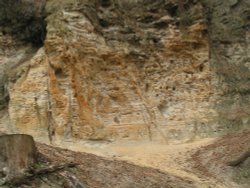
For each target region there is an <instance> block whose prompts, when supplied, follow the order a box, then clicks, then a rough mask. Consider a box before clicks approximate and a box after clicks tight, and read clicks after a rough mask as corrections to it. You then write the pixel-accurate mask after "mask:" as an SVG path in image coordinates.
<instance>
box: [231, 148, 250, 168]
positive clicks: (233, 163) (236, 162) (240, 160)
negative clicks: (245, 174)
mask: <svg viewBox="0 0 250 188" xmlns="http://www.w3.org/2000/svg"><path fill="white" fill-rule="evenodd" d="M248 157H250V150H248V151H246V152H245V153H243V154H242V155H241V156H240V157H239V158H238V159H236V160H234V161H231V162H229V163H228V165H229V166H239V165H240V164H242V163H243V162H244V161H245V160H247V158H248Z"/></svg>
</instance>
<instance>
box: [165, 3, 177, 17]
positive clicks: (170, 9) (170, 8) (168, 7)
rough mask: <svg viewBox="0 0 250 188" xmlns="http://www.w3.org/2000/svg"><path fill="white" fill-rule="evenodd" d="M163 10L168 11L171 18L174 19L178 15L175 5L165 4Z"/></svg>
mask: <svg viewBox="0 0 250 188" xmlns="http://www.w3.org/2000/svg"><path fill="white" fill-rule="evenodd" d="M165 9H166V10H167V11H168V13H169V15H170V16H172V17H175V16H177V14H178V6H177V5H176V4H173V3H168V4H166V6H165Z"/></svg>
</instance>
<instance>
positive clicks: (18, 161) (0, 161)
mask: <svg viewBox="0 0 250 188" xmlns="http://www.w3.org/2000/svg"><path fill="white" fill-rule="evenodd" d="M36 156H37V149H36V146H35V142H34V140H33V137H32V136H29V135H23V134H12V135H2V136H0V172H1V173H0V174H1V175H0V179H2V182H3V180H4V182H6V181H14V180H15V179H19V178H21V177H22V176H23V175H24V174H25V171H26V170H28V169H29V168H30V167H31V166H33V165H34V164H35V162H36Z"/></svg>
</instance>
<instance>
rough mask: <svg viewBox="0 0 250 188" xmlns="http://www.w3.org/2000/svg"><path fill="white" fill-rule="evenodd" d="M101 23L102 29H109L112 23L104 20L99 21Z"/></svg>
mask: <svg viewBox="0 0 250 188" xmlns="http://www.w3.org/2000/svg"><path fill="white" fill-rule="evenodd" d="M99 23H100V25H101V26H102V27H108V26H109V25H110V23H109V22H108V21H106V20H104V19H99Z"/></svg>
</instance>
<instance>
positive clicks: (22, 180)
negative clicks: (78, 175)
mask: <svg viewBox="0 0 250 188" xmlns="http://www.w3.org/2000/svg"><path fill="white" fill-rule="evenodd" d="M76 166H77V164H76V163H72V162H71V163H65V164H59V165H51V166H48V167H44V168H40V169H36V168H31V169H29V170H28V172H27V173H25V174H24V175H23V176H22V177H19V178H16V179H11V180H6V182H5V184H6V185H9V186H10V187H15V186H17V185H22V184H26V183H28V182H29V181H30V180H32V179H34V178H38V177H40V176H43V175H47V174H51V173H55V172H58V171H62V170H64V169H67V168H74V167H76Z"/></svg>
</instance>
